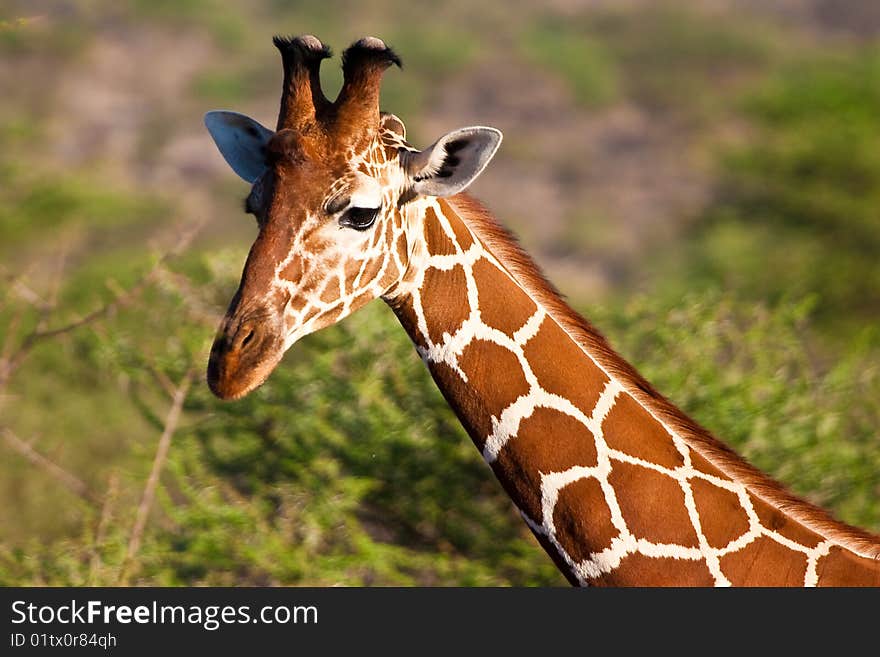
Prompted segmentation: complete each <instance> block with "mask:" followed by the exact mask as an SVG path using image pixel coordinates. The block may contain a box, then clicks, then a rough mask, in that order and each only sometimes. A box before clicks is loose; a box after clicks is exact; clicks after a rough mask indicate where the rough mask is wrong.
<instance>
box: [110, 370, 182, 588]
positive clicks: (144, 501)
mask: <svg viewBox="0 0 880 657" xmlns="http://www.w3.org/2000/svg"><path fill="white" fill-rule="evenodd" d="M192 380H193V371H192V370H190V371H189V372H187V373H186V374H185V375H184V377H183V380H182V381H181V382H180V384H179V385H178V386H177V389H176V390H175V392H174V397H173V399H172V402H171V408H170V409H169V410H168V416H167V417H166V419H165V427H164V429H163V431H162V435H161V436H160V437H159V445H158V447H157V448H156V456H155V458H154V459H153V467H152V468H151V469H150V476H149V477H148V478H147V484H146V486H144V493H143V495H142V496H141V503H140V505H139V506H138V510H137V515H136V516H135V522H134V527H132V530H131V537H130V538H129V541H128V551H127V552H126V555H125V562H124V564H123V566H122V572H121V574H120V578H119V583H120V585H122V586H124V585H126V584H127V583H128V577H129V569H130V566H131V563H132V561H133V560H134V558H135V557H136V556H137V553H138V551H139V550H140V547H141V540H142V539H143V534H144V529H145V528H146V526H147V519H148V518H149V515H150V511H151V510H152V508H153V501H154V500H155V499H156V487H157V486H158V485H159V476H160V475H161V474H162V468H163V467H164V466H165V461H166V460H167V459H168V450H169V449H170V448H171V437H172V436H173V435H174V432H175V430H176V429H177V423H178V422H179V421H180V414H181V411H182V410H183V402H184V400H185V399H186V395H187V394H188V393H189V389H190V386H191V385H192Z"/></svg>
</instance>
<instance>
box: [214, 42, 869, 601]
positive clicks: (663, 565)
mask: <svg viewBox="0 0 880 657" xmlns="http://www.w3.org/2000/svg"><path fill="white" fill-rule="evenodd" d="M274 44H275V46H276V47H277V48H278V49H279V50H280V51H281V56H282V64H283V70H284V80H283V89H282V97H281V109H280V113H279V117H278V123H277V127H276V129H275V130H274V131H273V130H270V129H268V128H266V127H264V126H262V125H260V124H259V123H257V122H256V121H254V120H253V119H250V118H248V117H246V116H243V115H241V114H237V113H235V112H229V111H214V112H209V113H208V114H207V115H206V117H205V123H206V126H207V128H208V130H209V132H210V133H211V135H212V137H213V138H214V140H215V143H216V145H217V147H218V149H219V150H220V152H221V154H222V155H223V157H224V158H225V159H226V161H227V162H228V163H229V164H230V166H231V167H232V169H233V170H234V171H235V172H236V173H237V174H238V175H239V176H241V177H242V178H243V179H244V180H246V181H247V182H249V183H250V184H251V191H250V193H249V195H248V197H247V199H246V202H245V209H246V211H247V212H248V213H251V214H253V215H255V217H256V220H257V223H258V225H259V233H258V236H257V238H256V240H255V242H254V244H253V246H252V247H251V250H250V253H249V255H248V257H247V261H246V263H245V266H244V270H243V273H242V278H241V282H240V285H239V288H238V291H237V292H236V294H235V295H234V297H233V299H232V301H231V303H230V306H229V309H228V310H227V312H226V315H225V316H224V318H223V320H222V322H221V324H220V327H219V329H218V333H217V336H216V338H215V340H214V344H213V346H212V349H211V355H210V359H209V363H208V370H207V381H208V385H209V386H210V388H211V390H212V391H213V392H214V394H216V395H217V396H218V397H220V398H222V399H227V400H232V399H237V398H240V397H242V396H243V395H245V394H247V393H249V392H250V391H251V390H253V389H254V388H256V387H257V386H259V385H260V384H262V383H263V382H264V381H265V380H266V378H267V377H268V376H269V374H270V373H271V371H272V370H273V368H274V367H275V366H276V365H277V364H278V363H279V362H280V360H281V358H282V356H283V354H284V353H285V351H286V350H287V349H289V348H290V347H291V346H292V345H293V344H294V343H295V342H296V341H297V340H299V339H300V338H301V337H303V336H305V335H307V334H309V333H312V332H314V331H317V330H319V329H321V328H323V327H326V326H329V325H331V324H334V323H335V322H338V321H339V320H341V319H342V318H344V317H346V316H347V315H349V314H351V313H352V312H354V311H356V310H357V309H359V308H360V307H362V306H363V305H364V304H366V303H368V302H369V301H372V300H374V299H377V298H381V299H382V300H384V301H385V302H386V303H387V304H388V305H389V306H390V307H391V309H392V310H393V311H394V313H395V315H396V316H397V318H398V319H399V321H400V323H401V325H402V326H403V328H404V329H405V330H406V332H407V333H408V335H409V337H410V338H411V340H412V341H413V343H414V346H415V348H416V351H417V352H418V354H419V355H420V356H421V358H422V360H423V361H424V363H425V364H426V366H427V368H428V370H429V371H430V374H431V376H432V377H433V379H434V380H435V382H436V384H437V385H438V387H439V388H440V390H441V391H442V393H443V395H444V397H445V398H446V400H447V402H448V403H449V405H450V407H451V408H452V410H453V411H454V412H455V413H456V415H457V416H458V418H459V420H460V421H461V423H462V425H463V426H464V428H465V429H466V430H467V432H468V434H469V435H470V437H471V438H472V440H473V442H474V443H475V445H476V446H477V448H478V449H479V450H480V452H481V453H482V456H483V458H484V459H485V461H486V462H487V464H488V465H489V466H490V468H491V469H492V471H493V472H494V474H495V475H496V476H497V478H498V479H499V481H500V483H501V485H502V486H503V487H504V489H505V490H506V492H507V493H508V494H509V496H510V498H511V499H512V501H513V503H514V504H515V505H516V507H517V509H518V510H519V512H520V514H521V515H522V517H523V519H524V521H525V523H526V524H527V525H528V527H529V528H530V529H531V531H532V532H533V534H534V535H535V537H536V539H537V541H538V542H539V543H540V544H541V546H542V547H543V548H544V549H545V550H546V551H547V553H548V554H549V555H550V557H551V558H552V559H553V560H554V562H555V563H556V565H557V566H558V567H559V569H560V570H561V571H562V573H563V574H564V575H565V576H566V577H567V578H568V579H569V581H570V582H571V583H572V584H575V585H599V586H620V585H634V586H654V585H674V586H704V585H705V586H731V585H737V586H817V585H823V586H849V585H873V586H880V538H878V537H877V536H874V535H872V534H870V533H868V532H866V531H863V530H861V529H858V528H854V527H850V526H847V525H845V524H843V523H841V522H838V521H837V520H835V519H833V518H832V517H831V516H830V515H829V514H828V513H826V512H825V511H823V510H822V509H819V508H817V507H815V506H812V505H811V504H809V503H807V502H806V501H803V500H801V499H798V498H796V497H794V496H793V495H791V494H790V493H788V492H787V491H786V490H785V489H784V488H783V487H782V486H781V485H779V484H778V483H776V482H775V481H773V480H772V479H771V478H770V477H768V476H767V475H765V474H764V473H762V472H760V471H759V470H757V469H755V468H754V467H752V466H751V465H749V464H748V463H747V462H746V461H745V460H744V459H742V458H741V457H740V456H738V455H737V454H736V453H734V452H733V451H732V450H730V449H729V448H727V447H726V446H725V445H724V444H723V443H721V442H720V441H718V440H717V439H715V438H714V437H713V436H712V435H710V433H709V432H708V431H706V430H705V429H703V428H702V427H700V426H699V425H698V424H697V423H696V422H694V421H693V420H692V419H690V418H689V417H687V416H686V415H685V414H684V413H683V412H682V411H680V410H679V409H678V408H676V407H675V406H674V405H673V404H672V403H671V402H670V401H668V400H667V399H666V398H664V397H663V396H662V395H660V394H659V393H658V392H656V391H655V390H654V389H653V388H652V387H651V385H650V384H649V383H648V382H647V381H645V380H644V379H643V378H642V377H641V376H640V375H639V374H638V372H637V371H636V370H635V369H634V368H633V367H632V366H631V365H630V364H629V363H627V362H626V361H625V360H624V359H623V358H621V357H620V356H619V355H617V354H616V353H615V352H614V351H613V349H612V348H611V347H610V346H609V344H608V342H607V341H606V340H605V339H604V338H603V337H602V336H601V335H600V334H599V333H598V332H597V331H596V329H594V328H593V326H592V325H590V324H589V323H588V322H587V321H586V320H585V319H583V318H582V317H580V316H579V315H578V314H577V313H575V312H574V311H573V310H572V309H571V308H570V307H569V306H568V305H566V303H565V302H564V301H563V300H562V297H561V296H560V295H559V293H558V292H557V291H556V290H555V288H554V287H553V286H552V285H551V284H550V283H549V282H548V281H547V280H546V279H545V278H544V277H543V275H542V274H541V272H540V270H539V269H538V267H537V266H536V265H535V264H534V262H533V261H532V260H531V259H530V258H529V256H528V255H527V254H526V253H525V252H524V251H523V250H522V249H521V248H520V247H519V245H518V243H517V242H516V241H515V240H514V239H513V238H512V237H511V236H510V234H509V233H507V231H505V230H504V229H503V228H502V227H501V226H500V225H499V224H498V223H497V222H496V221H495V219H494V218H493V217H492V216H491V214H490V213H489V212H488V211H487V210H486V209H485V208H484V207H483V206H482V205H480V203H479V202H478V201H476V200H475V199H473V198H472V197H470V196H469V195H467V194H466V193H465V191H464V190H465V189H466V188H467V186H468V185H469V184H470V183H471V182H472V181H473V180H474V179H475V178H476V177H477V176H478V175H479V174H480V173H481V172H482V171H483V169H484V168H485V167H486V165H487V164H488V162H489V160H490V159H491V158H492V156H493V155H494V153H495V152H496V150H497V148H498V146H499V144H500V142H501V139H502V136H501V133H500V132H499V131H498V130H495V129H493V128H488V127H480V126H477V127H468V128H461V129H458V130H454V131H452V132H450V133H448V134H446V135H444V136H442V137H440V139H438V140H437V141H436V142H435V143H434V144H433V145H431V146H429V147H428V148H426V149H425V150H423V151H420V150H417V149H416V148H414V147H413V146H411V145H410V144H409V143H408V142H407V141H406V130H405V127H404V124H403V122H402V121H401V120H400V119H399V118H398V117H396V116H394V115H393V114H387V113H383V112H380V111H379V87H380V82H381V78H382V76H383V74H384V72H385V70H386V69H387V68H389V67H390V66H391V65H392V64H396V65H398V66H400V64H401V62H400V59H399V58H398V56H397V55H396V54H395V53H394V52H393V50H391V49H390V48H389V47H387V46H386V45H385V43H384V42H382V41H381V40H380V39H377V38H374V37H366V38H364V39H361V40H360V41H357V42H356V43H354V44H353V45H351V46H350V47H349V48H348V49H346V50H345V52H344V53H343V56H342V69H343V86H342V89H341V91H340V92H339V95H338V97H337V98H336V100H335V101H332V102H331V101H329V100H328V99H327V98H326V97H325V96H324V94H323V93H322V90H321V84H320V77H319V69H320V65H321V62H322V60H324V59H326V58H328V57H330V56H331V52H330V49H329V48H328V47H327V46H325V45H324V44H323V43H321V41H320V40H318V39H317V38H316V37H314V36H311V35H306V36H301V37H296V38H282V37H275V39H274Z"/></svg>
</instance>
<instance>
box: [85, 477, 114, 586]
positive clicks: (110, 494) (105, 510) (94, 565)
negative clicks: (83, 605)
mask: <svg viewBox="0 0 880 657" xmlns="http://www.w3.org/2000/svg"><path fill="white" fill-rule="evenodd" d="M118 494H119V473H118V472H116V471H115V470H114V471H113V472H112V473H111V474H110V479H109V481H108V482H107V493H106V494H105V495H104V504H103V506H102V507H101V517H100V519H99V520H98V527H97V529H96V530H95V541H94V544H93V545H92V558H91V563H90V564H89V580H88V585H89V586H96V582H97V580H98V575H99V571H100V570H101V566H102V562H101V547H102V546H103V545H104V540H105V539H106V537H107V528H108V527H109V526H110V519H111V518H112V516H113V506H114V504H116V498H117V496H118Z"/></svg>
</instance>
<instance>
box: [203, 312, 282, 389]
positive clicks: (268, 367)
mask: <svg viewBox="0 0 880 657" xmlns="http://www.w3.org/2000/svg"><path fill="white" fill-rule="evenodd" d="M236 315H237V313H236V314H233V315H232V316H227V318H225V319H224V321H223V323H222V324H221V326H220V330H219V331H218V333H217V337H216V338H215V339H214V344H213V346H212V347H211V356H210V358H209V360H208V372H207V380H208V387H209V388H210V389H211V392H213V393H214V394H215V395H216V396H217V397H219V398H220V399H224V400H234V399H240V398H241V397H244V396H245V395H246V394H248V393H249V392H251V391H252V390H254V389H255V388H257V387H258V386H260V385H261V384H262V383H263V382H264V381H265V380H266V379H267V378H268V376H269V374H270V373H271V372H272V370H273V369H275V366H276V365H277V364H278V362H279V361H280V360H281V356H282V355H283V353H284V350H283V344H284V341H283V337H282V331H281V330H279V329H280V327H279V326H278V324H279V322H278V321H276V320H273V318H272V317H271V316H266V315H249V316H246V317H244V318H242V319H239V318H238V317H236Z"/></svg>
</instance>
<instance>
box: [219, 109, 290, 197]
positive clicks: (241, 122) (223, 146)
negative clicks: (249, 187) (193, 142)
mask: <svg viewBox="0 0 880 657" xmlns="http://www.w3.org/2000/svg"><path fill="white" fill-rule="evenodd" d="M205 127H206V128H208V132H210V133H211V137H213V138H214V143H215V144H217V148H218V149H219V150H220V154H221V155H223V159H225V160H226V161H227V162H228V163H229V166H231V167H232V170H233V171H235V173H237V174H238V175H239V176H241V177H242V178H244V179H245V180H247V181H248V182H249V183H252V182H254V181H255V180H257V178H259V177H260V176H261V175H263V172H264V171H265V170H266V152H265V147H266V142H267V141H269V139H270V138H271V137H272V135H274V134H275V133H274V132H272V131H271V130H269V128H266V127H263V126H262V125H260V124H259V123H257V122H256V121H254V120H253V119H252V118H250V117H248V116H245V115H244V114H239V113H238V112H227V111H225V110H224V111H213V112H208V113H207V114H205Z"/></svg>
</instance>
